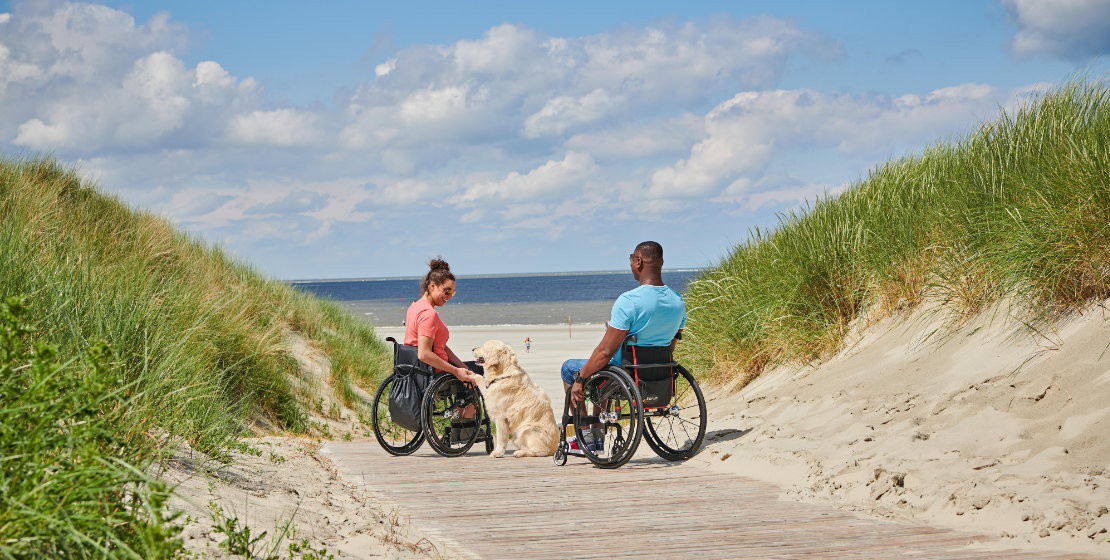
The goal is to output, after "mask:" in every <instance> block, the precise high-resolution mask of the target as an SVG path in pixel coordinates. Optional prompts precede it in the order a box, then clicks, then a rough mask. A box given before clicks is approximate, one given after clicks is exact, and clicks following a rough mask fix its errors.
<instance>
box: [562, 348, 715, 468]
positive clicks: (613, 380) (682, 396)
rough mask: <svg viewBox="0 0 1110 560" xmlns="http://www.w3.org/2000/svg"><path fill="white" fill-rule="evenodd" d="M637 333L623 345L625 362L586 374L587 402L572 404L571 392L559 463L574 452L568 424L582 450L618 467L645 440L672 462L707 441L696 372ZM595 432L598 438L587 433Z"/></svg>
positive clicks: (603, 463) (589, 456)
mask: <svg viewBox="0 0 1110 560" xmlns="http://www.w3.org/2000/svg"><path fill="white" fill-rule="evenodd" d="M635 343H636V337H635V336H634V335H631V336H629V337H628V338H626V339H625V341H624V343H623V344H622V345H621V346H622V349H621V365H619V366H616V365H612V364H610V365H608V366H606V367H605V368H603V369H601V370H600V371H598V372H596V373H594V374H593V375H591V376H589V377H587V378H586V380H585V382H584V389H585V391H586V400H585V402H584V403H583V404H582V405H580V406H578V407H571V404H570V391H567V394H566V399H565V402H564V405H563V421H562V426H561V430H560V432H561V433H560V436H559V446H558V448H557V449H556V450H555V457H554V460H555V464H556V465H559V466H562V465H565V464H566V463H567V456H568V454H570V453H571V448H570V445H569V444H568V442H567V428H568V427H570V426H573V427H574V437H575V441H576V442H577V443H578V448H579V453H580V454H581V455H583V456H585V457H586V458H587V459H589V461H590V462H591V463H593V464H595V465H597V466H598V467H601V468H606V469H613V468H617V467H620V466H621V465H623V464H625V463H627V462H628V460H629V459H631V458H632V455H633V454H635V453H636V448H637V447H638V446H639V445H640V438H641V437H643V438H645V439H647V443H648V446H649V447H651V449H652V451H655V453H656V454H657V455H659V456H660V457H662V458H663V459H666V460H668V461H682V460H686V459H689V458H690V457H693V456H694V455H695V454H696V453H697V452H698V450H699V449H700V448H701V444H702V440H703V439H705V425H706V421H707V416H706V409H705V396H704V395H702V392H701V387H699V386H698V382H697V381H696V380H695V379H694V376H693V375H692V374H691V373H690V372H689V371H687V370H686V368H684V367H682V365H680V364H679V363H677V362H675V361H674V359H673V357H672V356H671V349H670V348H669V347H666V346H662V347H656V346H636V345H635ZM587 431H592V436H593V437H591V438H588V439H590V440H592V441H591V442H590V443H589V444H587V443H586V441H587V438H585V437H583V436H584V435H585V433H586V432H587Z"/></svg>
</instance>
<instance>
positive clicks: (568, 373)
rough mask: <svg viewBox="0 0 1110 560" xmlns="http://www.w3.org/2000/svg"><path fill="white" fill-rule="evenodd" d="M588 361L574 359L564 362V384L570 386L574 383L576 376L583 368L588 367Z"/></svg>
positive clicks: (561, 373) (562, 372) (562, 373)
mask: <svg viewBox="0 0 1110 560" xmlns="http://www.w3.org/2000/svg"><path fill="white" fill-rule="evenodd" d="M586 362H587V360H584V359H579V358H574V359H571V360H567V361H565V362H563V370H562V371H561V372H560V375H562V377H563V383H566V384H567V385H570V384H572V383H574V374H576V373H578V372H580V371H582V366H584V365H586Z"/></svg>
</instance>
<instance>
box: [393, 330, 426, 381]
mask: <svg viewBox="0 0 1110 560" xmlns="http://www.w3.org/2000/svg"><path fill="white" fill-rule="evenodd" d="M386 340H388V341H389V342H392V343H393V372H394V373H411V372H415V373H422V374H425V375H432V374H434V373H435V369H434V368H432V366H430V365H428V364H426V363H424V362H421V361H420V358H418V356H419V353H418V351H417V348H416V347H415V346H409V345H408V344H401V343H399V342H397V339H395V338H393V337H392V336H391V337H388V338H386Z"/></svg>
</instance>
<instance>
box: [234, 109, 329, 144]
mask: <svg viewBox="0 0 1110 560" xmlns="http://www.w3.org/2000/svg"><path fill="white" fill-rule="evenodd" d="M319 120H320V117H319V116H318V115H316V114H314V113H309V112H306V111H298V110H295V109H277V110H275V111H254V112H251V113H248V114H244V115H236V116H235V117H234V118H233V119H232V120H231V123H229V124H228V132H227V136H228V139H229V140H230V141H231V142H235V143H240V144H254V145H270V146H283V147H293V146H311V145H313V144H316V143H317V142H319V141H320V140H321V139H322V133H321V131H320V129H319V126H320V123H319Z"/></svg>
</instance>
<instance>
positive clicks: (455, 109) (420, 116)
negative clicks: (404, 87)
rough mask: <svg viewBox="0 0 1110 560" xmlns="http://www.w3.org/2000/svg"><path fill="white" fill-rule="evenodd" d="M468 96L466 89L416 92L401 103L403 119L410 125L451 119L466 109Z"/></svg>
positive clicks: (454, 88)
mask: <svg viewBox="0 0 1110 560" xmlns="http://www.w3.org/2000/svg"><path fill="white" fill-rule="evenodd" d="M466 94H467V89H466V88H465V87H447V88H441V89H425V90H419V91H415V92H413V93H412V95H410V96H409V98H408V99H406V100H404V101H403V102H402V103H401V118H402V119H403V120H404V121H405V122H409V123H414V122H421V121H425V122H426V121H439V120H443V119H446V118H449V117H451V116H454V115H457V114H458V113H460V112H461V111H462V110H463V109H465V108H466Z"/></svg>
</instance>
